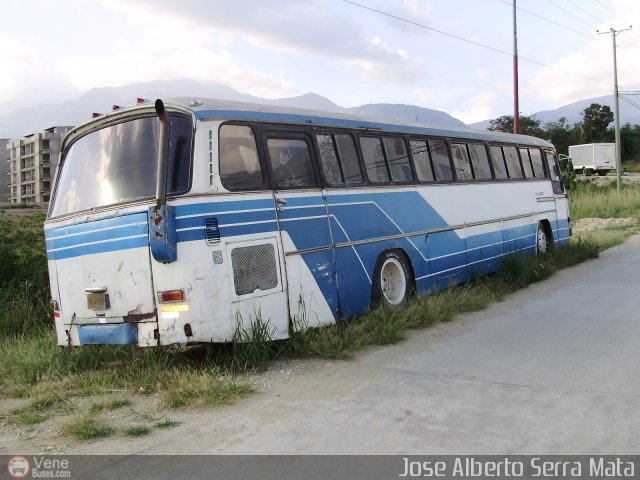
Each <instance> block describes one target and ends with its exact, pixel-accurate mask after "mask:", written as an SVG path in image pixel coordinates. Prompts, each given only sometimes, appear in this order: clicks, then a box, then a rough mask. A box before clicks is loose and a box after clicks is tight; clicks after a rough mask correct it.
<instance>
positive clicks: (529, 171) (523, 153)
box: [520, 148, 533, 178]
mask: <svg viewBox="0 0 640 480" xmlns="http://www.w3.org/2000/svg"><path fill="white" fill-rule="evenodd" d="M520 158H521V159H522V166H523V167H524V176H525V178H533V168H532V167H531V159H530V158H529V149H528V148H521V149H520Z"/></svg>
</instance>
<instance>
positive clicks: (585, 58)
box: [522, 0, 640, 107]
mask: <svg viewBox="0 0 640 480" xmlns="http://www.w3.org/2000/svg"><path fill="white" fill-rule="evenodd" d="M611 8H612V9H613V10H614V11H617V12H619V13H620V14H621V15H623V16H624V17H623V18H626V19H627V21H628V22H629V23H633V24H636V23H639V22H640V5H639V4H638V2H637V0H619V1H617V2H614V5H612V7H611ZM621 22H622V20H621V19H620V18H619V17H615V18H613V19H610V21H609V22H608V23H607V24H611V25H618V27H617V28H626V25H624V26H619V24H620V23H621ZM604 30H605V31H606V29H604ZM636 33H637V32H634V31H633V30H632V31H630V32H624V33H622V34H620V36H619V37H618V38H617V43H618V46H619V47H618V51H617V52H618V55H617V56H618V84H619V86H620V89H621V90H622V89H625V88H627V89H632V88H633V89H637V88H640V64H639V63H638V62H637V61H636V60H637V58H636V57H637V55H636V51H637V49H638V48H639V47H640V40H639V39H638V38H637V35H636V36H634V35H635V34H636ZM625 36H626V38H625ZM549 65H550V66H552V67H554V68H555V69H557V70H554V69H550V68H544V67H541V68H539V69H537V71H536V73H535V74H534V75H533V76H532V78H531V80H529V81H527V82H526V83H524V85H523V88H522V91H523V92H524V93H525V95H535V96H536V97H537V99H540V100H543V101H545V102H547V103H549V104H550V105H552V106H553V107H558V106H561V105H564V104H567V103H571V102H575V101H578V100H582V99H585V98H589V97H596V96H601V95H607V94H611V93H612V92H613V51H612V42H611V36H610V35H598V36H595V37H594V39H593V40H590V41H587V42H585V43H583V44H582V45H581V46H579V47H578V48H577V49H575V50H574V51H573V52H572V53H570V54H568V55H564V56H561V57H560V58H556V60H555V61H554V62H549ZM560 70H564V71H565V72H571V73H572V75H571V74H567V73H563V72H562V71H560Z"/></svg>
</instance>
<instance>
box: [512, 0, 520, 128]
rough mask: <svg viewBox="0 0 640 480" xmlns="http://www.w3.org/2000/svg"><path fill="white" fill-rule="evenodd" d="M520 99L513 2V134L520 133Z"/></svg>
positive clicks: (514, 0) (516, 29) (516, 33)
mask: <svg viewBox="0 0 640 480" xmlns="http://www.w3.org/2000/svg"><path fill="white" fill-rule="evenodd" d="M519 103H520V102H519V99H518V27H517V25H516V0H513V133H520V108H519V107H520V106H519Z"/></svg>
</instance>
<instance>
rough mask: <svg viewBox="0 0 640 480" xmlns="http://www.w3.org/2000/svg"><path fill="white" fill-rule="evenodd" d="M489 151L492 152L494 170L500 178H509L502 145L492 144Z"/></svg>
mask: <svg viewBox="0 0 640 480" xmlns="http://www.w3.org/2000/svg"><path fill="white" fill-rule="evenodd" d="M489 153H490V154H491V163H492V164H493V171H494V172H495V174H496V178H497V179H498V180H500V179H503V178H509V175H508V174H507V166H506V165H505V163H504V156H503V155H502V147H499V146H498V145H490V146H489Z"/></svg>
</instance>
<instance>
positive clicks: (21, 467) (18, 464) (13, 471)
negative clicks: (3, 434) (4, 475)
mask: <svg viewBox="0 0 640 480" xmlns="http://www.w3.org/2000/svg"><path fill="white" fill-rule="evenodd" d="M30 470H31V465H29V460H27V459H26V458H25V457H11V458H10V459H9V461H8V462H7V472H9V476H10V477H11V478H27V475H29V471H30Z"/></svg>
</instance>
